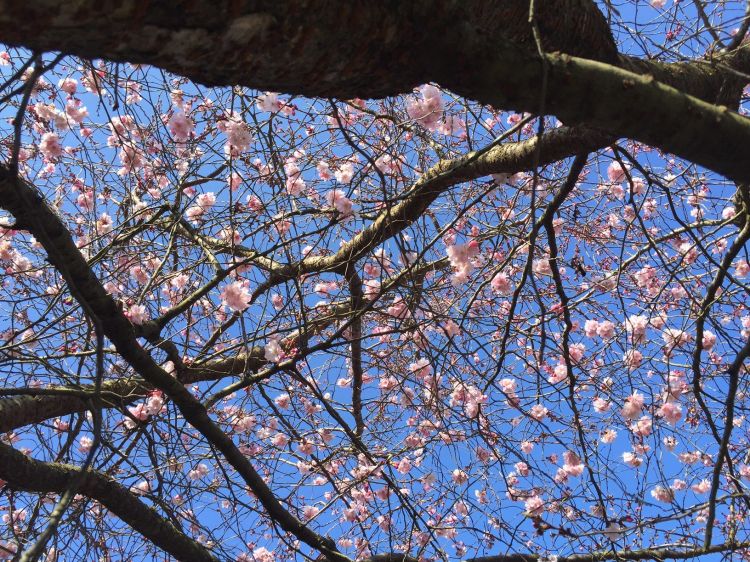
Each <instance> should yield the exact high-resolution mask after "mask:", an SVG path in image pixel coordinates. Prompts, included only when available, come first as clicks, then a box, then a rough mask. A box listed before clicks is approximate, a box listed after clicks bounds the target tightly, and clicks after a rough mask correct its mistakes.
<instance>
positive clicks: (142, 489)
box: [130, 480, 151, 496]
mask: <svg viewBox="0 0 750 562" xmlns="http://www.w3.org/2000/svg"><path fill="white" fill-rule="evenodd" d="M130 491H131V492H132V493H134V494H135V495H137V496H145V495H146V494H147V493H149V492H150V491H151V483H150V482H149V481H148V480H141V481H140V482H138V483H137V484H135V485H134V486H131V487H130Z"/></svg>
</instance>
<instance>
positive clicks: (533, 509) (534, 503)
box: [524, 496, 544, 517]
mask: <svg viewBox="0 0 750 562" xmlns="http://www.w3.org/2000/svg"><path fill="white" fill-rule="evenodd" d="M524 507H525V509H526V513H528V514H529V515H530V516H532V517H533V516H535V515H536V516H538V515H541V514H542V513H543V512H544V501H543V500H542V498H540V497H539V496H531V497H530V498H529V499H527V500H526V502H525V503H524Z"/></svg>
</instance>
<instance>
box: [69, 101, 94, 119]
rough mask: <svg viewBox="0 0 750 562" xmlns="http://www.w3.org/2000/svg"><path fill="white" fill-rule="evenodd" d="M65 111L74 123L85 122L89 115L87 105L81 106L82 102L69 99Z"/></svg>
mask: <svg viewBox="0 0 750 562" xmlns="http://www.w3.org/2000/svg"><path fill="white" fill-rule="evenodd" d="M65 113H66V115H67V116H68V117H70V119H71V120H72V121H73V122H74V123H76V124H78V125H80V124H81V123H83V120H84V119H86V117H88V116H89V110H88V109H86V107H84V106H81V104H80V102H76V101H69V102H68V103H67V104H66V105H65Z"/></svg>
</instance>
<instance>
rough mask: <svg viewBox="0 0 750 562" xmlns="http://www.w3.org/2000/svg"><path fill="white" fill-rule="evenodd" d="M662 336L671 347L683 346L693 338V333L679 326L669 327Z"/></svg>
mask: <svg viewBox="0 0 750 562" xmlns="http://www.w3.org/2000/svg"><path fill="white" fill-rule="evenodd" d="M661 337H662V339H663V340H664V343H665V344H666V346H667V347H668V348H669V349H673V348H675V347H681V346H683V345H686V344H687V343H689V342H691V341H692V340H693V336H692V335H691V334H689V333H687V332H685V331H684V330H679V329H677V328H667V329H666V330H664V331H663V332H662V335H661Z"/></svg>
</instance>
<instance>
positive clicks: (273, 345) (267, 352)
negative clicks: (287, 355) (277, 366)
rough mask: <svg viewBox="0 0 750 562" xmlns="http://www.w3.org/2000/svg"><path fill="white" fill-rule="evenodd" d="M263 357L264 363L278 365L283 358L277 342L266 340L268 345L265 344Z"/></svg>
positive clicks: (282, 351)
mask: <svg viewBox="0 0 750 562" xmlns="http://www.w3.org/2000/svg"><path fill="white" fill-rule="evenodd" d="M263 356H264V357H265V358H266V361H271V362H272V363H278V362H279V361H281V359H282V357H283V356H284V350H283V349H281V345H279V340H277V339H270V340H268V343H266V345H265V346H264V348H263Z"/></svg>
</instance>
